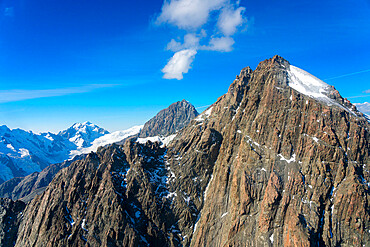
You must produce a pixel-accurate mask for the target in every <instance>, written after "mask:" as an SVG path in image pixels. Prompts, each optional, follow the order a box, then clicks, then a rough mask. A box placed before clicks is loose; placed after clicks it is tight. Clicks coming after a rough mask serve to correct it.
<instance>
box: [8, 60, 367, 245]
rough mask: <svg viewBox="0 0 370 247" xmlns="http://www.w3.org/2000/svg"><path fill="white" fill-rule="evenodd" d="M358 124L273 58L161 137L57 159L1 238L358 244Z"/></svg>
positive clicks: (315, 83)
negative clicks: (61, 164)
mask: <svg viewBox="0 0 370 247" xmlns="http://www.w3.org/2000/svg"><path fill="white" fill-rule="evenodd" d="M369 128H370V125H369V122H368V120H367V119H366V118H365V117H364V115H363V114H362V113H360V112H358V111H357V109H356V107H355V106H353V105H352V104H351V103H350V102H349V101H347V100H346V99H343V98H342V97H341V96H340V94H339V93H338V91H336V90H335V89H334V87H331V86H329V85H327V84H325V83H324V82H322V81H320V80H318V79H317V78H315V77H313V76H312V75H310V74H308V73H307V72H305V71H303V70H300V69H298V68H296V67H294V66H291V65H290V64H289V62H287V61H286V60H284V59H283V58H281V57H279V56H275V57H273V58H271V59H268V60H265V61H263V62H261V63H260V64H259V65H258V67H257V68H256V70H255V71H252V70H251V69H250V68H249V67H248V68H245V69H243V70H242V71H241V73H240V75H239V76H237V78H236V79H235V80H234V82H233V83H232V84H231V85H230V88H229V90H228V92H227V93H226V94H225V95H223V96H222V97H220V98H219V99H218V100H217V102H215V103H214V104H213V105H212V106H210V107H209V108H208V109H207V110H206V111H204V112H203V113H202V114H200V115H199V116H197V117H196V118H195V119H193V120H191V121H190V123H189V124H188V125H187V126H185V127H184V128H182V129H181V130H180V131H178V132H177V134H176V136H175V137H174V139H173V140H172V141H171V142H170V143H169V144H168V145H167V146H165V145H161V144H159V143H152V142H147V143H146V144H141V143H139V142H137V140H136V138H131V139H129V140H127V141H126V142H125V143H124V144H123V145H111V146H109V147H105V148H100V149H98V151H97V152H96V153H91V154H89V155H88V156H87V157H86V158H85V159H83V160H80V161H76V162H74V163H72V164H71V165H70V166H69V167H67V168H64V169H62V170H61V171H60V172H59V173H58V174H57V175H56V176H55V178H54V179H53V181H52V182H51V183H50V184H49V186H48V187H47V188H46V190H45V191H44V192H43V193H42V194H41V195H39V196H37V197H36V198H35V199H33V200H32V201H30V202H29V203H28V204H27V206H26V208H25V209H24V210H22V209H19V210H13V211H12V212H16V213H18V212H21V213H18V218H17V217H12V220H11V224H12V226H13V227H14V228H17V227H18V231H13V232H11V233H5V237H6V238H8V239H10V238H11V239H16V243H15V245H16V246H22V247H23V246H366V245H368V244H369V243H370V233H369V231H370V221H369V212H370V210H369V184H368V181H369V179H370V178H369V167H368V166H369V165H370V156H369V150H370V144H369V140H370V136H369ZM158 130H160V127H159V128H158ZM159 134H160V133H159ZM8 204H9V202H8ZM3 219H4V218H3ZM14 228H13V229H14ZM3 236H4V235H3ZM3 239H4V238H3Z"/></svg>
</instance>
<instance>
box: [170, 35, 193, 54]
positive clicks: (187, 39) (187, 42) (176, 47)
mask: <svg viewBox="0 0 370 247" xmlns="http://www.w3.org/2000/svg"><path fill="white" fill-rule="evenodd" d="M199 41H200V37H198V36H197V35H196V34H194V33H188V34H186V35H185V36H184V43H183V44H181V43H180V42H177V41H175V40H174V39H172V40H171V41H170V43H168V44H167V50H170V51H173V52H177V51H180V50H184V49H196V48H197V47H198V46H199Z"/></svg>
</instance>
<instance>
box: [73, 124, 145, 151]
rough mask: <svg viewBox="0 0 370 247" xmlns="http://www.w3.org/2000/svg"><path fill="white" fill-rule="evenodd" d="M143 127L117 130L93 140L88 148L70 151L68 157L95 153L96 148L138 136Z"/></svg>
mask: <svg viewBox="0 0 370 247" xmlns="http://www.w3.org/2000/svg"><path fill="white" fill-rule="evenodd" d="M143 126H144V125H138V126H134V127H132V128H129V129H127V130H119V131H115V132H113V133H108V134H105V135H102V136H100V137H99V138H96V139H95V140H93V141H92V142H91V143H90V145H89V146H88V147H83V148H77V149H76V150H72V151H71V153H70V155H71V156H75V155H80V154H87V153H90V152H96V150H98V147H102V146H106V145H109V144H112V143H115V142H119V141H122V140H123V139H125V138H127V137H129V136H133V135H136V134H138V133H139V132H140V130H141V129H142V128H143Z"/></svg>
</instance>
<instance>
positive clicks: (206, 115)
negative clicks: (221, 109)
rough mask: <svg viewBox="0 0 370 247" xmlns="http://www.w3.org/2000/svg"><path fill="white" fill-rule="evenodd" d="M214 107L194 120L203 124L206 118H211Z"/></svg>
mask: <svg viewBox="0 0 370 247" xmlns="http://www.w3.org/2000/svg"><path fill="white" fill-rule="evenodd" d="M212 109H213V106H212V107H210V108H209V109H207V110H205V111H204V112H202V113H201V114H200V115H199V116H198V117H196V118H194V120H195V121H198V122H203V121H204V120H205V119H206V118H208V117H209V116H211V113H212Z"/></svg>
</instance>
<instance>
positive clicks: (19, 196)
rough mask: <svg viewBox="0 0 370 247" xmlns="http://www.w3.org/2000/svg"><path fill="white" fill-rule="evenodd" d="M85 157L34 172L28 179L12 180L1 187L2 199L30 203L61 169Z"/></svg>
mask: <svg viewBox="0 0 370 247" xmlns="http://www.w3.org/2000/svg"><path fill="white" fill-rule="evenodd" d="M83 157H84V156H83V155H81V156H76V157H75V158H74V159H73V160H67V161H64V162H62V163H57V164H52V165H49V166H47V167H46V168H45V169H43V170H42V171H41V172H34V173H32V174H30V175H28V176H26V177H16V178H12V179H10V180H8V181H6V182H5V183H3V184H1V185H0V197H1V198H4V197H6V198H10V199H12V200H22V201H24V202H28V201H30V200H32V199H33V198H34V197H35V196H36V195H38V194H41V193H42V192H43V191H44V190H45V189H46V186H48V185H49V183H50V182H51V180H53V178H54V176H55V175H56V174H57V173H58V172H59V171H60V170H61V169H63V168H65V167H67V166H69V165H70V164H71V163H72V162H73V161H74V160H79V159H83Z"/></svg>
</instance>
